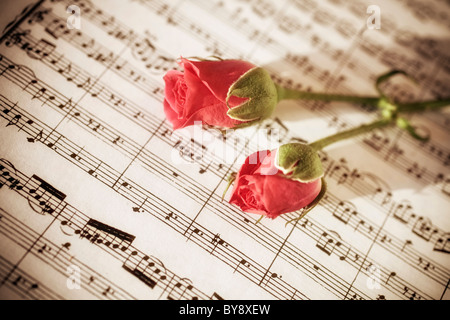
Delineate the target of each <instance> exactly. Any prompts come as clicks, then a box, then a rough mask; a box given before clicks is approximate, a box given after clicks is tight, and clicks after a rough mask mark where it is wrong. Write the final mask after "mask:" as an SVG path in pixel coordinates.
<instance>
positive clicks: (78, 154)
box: [73, 153, 92, 171]
mask: <svg viewBox="0 0 450 320" xmlns="http://www.w3.org/2000/svg"><path fill="white" fill-rule="evenodd" d="M73 154H74V155H75V153H73ZM77 154H78V156H77V157H78V158H80V155H79V153H77ZM91 170H92V169H91ZM91 170H90V171H91Z"/></svg>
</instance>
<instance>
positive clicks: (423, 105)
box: [397, 99, 450, 113]
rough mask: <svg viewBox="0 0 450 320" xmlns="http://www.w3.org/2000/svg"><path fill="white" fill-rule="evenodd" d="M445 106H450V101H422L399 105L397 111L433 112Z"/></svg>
mask: <svg viewBox="0 0 450 320" xmlns="http://www.w3.org/2000/svg"><path fill="white" fill-rule="evenodd" d="M445 106H450V99H446V100H432V101H421V102H413V103H398V104H397V111H398V112H399V113H402V112H420V111H431V110H436V109H440V108H442V107H445Z"/></svg>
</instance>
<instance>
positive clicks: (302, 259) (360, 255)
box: [16, 107, 362, 266]
mask: <svg viewBox="0 0 450 320" xmlns="http://www.w3.org/2000/svg"><path fill="white" fill-rule="evenodd" d="M16 108H17V107H16ZM22 130H23V129H22ZM59 149H61V148H59ZM66 158H67V159H69V157H66ZM322 231H323V230H322ZM296 250H297V249H295V250H294V252H295V251H296ZM359 255H360V256H361V255H362V254H359ZM302 260H303V259H300V261H302ZM315 265H316V264H314V266H315Z"/></svg>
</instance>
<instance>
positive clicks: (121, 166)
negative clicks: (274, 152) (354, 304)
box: [0, 0, 450, 300]
mask: <svg viewBox="0 0 450 320" xmlns="http://www.w3.org/2000/svg"><path fill="white" fill-rule="evenodd" d="M376 2H377V3H376V5H378V6H379V8H380V14H381V16H380V17H381V25H380V28H379V29H376V28H369V27H368V24H370V23H368V22H367V20H368V18H369V17H370V13H367V8H368V7H369V6H370V5H372V4H373V3H372V2H371V1H364V0H358V1H350V2H348V1H341V0H320V1H310V0H283V1H268V0H230V1H218V0H214V1H207V0H195V1H194V0H192V1H191V0H179V1H167V0H152V1H150V0H149V1H145V0H141V1H138V0H120V1H119V0H116V1H110V0H108V1H106V0H103V1H101V0H98V1H93V0H92V1H88V0H67V1H66V0H61V1H49V0H41V1H38V2H36V1H34V2H30V3H29V4H26V5H25V4H23V3H20V4H16V5H15V6H13V7H12V8H10V10H14V12H16V14H15V15H14V16H13V17H10V18H4V17H3V18H2V24H3V25H4V26H5V28H4V29H2V30H3V34H2V41H1V45H0V54H1V55H0V58H1V59H0V85H1V92H0V111H1V112H0V115H1V117H0V130H1V137H2V143H1V145H0V158H1V161H0V170H1V175H0V243H1V245H0V279H1V280H0V297H1V298H2V299H16V298H17V299H80V298H81V299H188V300H190V299H415V300H419V299H449V297H450V293H449V291H448V290H447V288H448V286H449V279H450V256H449V253H450V222H449V217H448V214H449V212H448V208H449V204H450V173H449V165H450V146H449V145H448V141H449V138H450V131H449V124H450V114H449V112H448V110H445V111H441V112H429V113H426V114H415V115H409V116H408V118H409V119H410V120H411V121H412V122H413V123H414V124H415V125H418V126H419V129H420V131H421V132H423V133H426V134H430V135H431V139H430V140H429V141H428V142H425V143H424V142H418V141H417V140H414V139H413V138H411V137H410V136H409V135H408V134H407V133H406V132H404V131H401V130H400V129H398V128H395V127H390V128H387V129H382V130H377V131H375V132H373V133H369V134H366V135H363V136H361V137H358V138H355V139H351V140H348V141H345V142H340V143H338V144H336V145H333V146H331V147H330V148H327V149H326V150H325V151H324V152H321V154H320V156H321V159H322V161H323V167H324V170H325V175H326V179H327V181H328V192H327V195H326V197H325V199H324V200H323V201H322V202H321V203H320V205H319V206H318V207H317V208H315V209H314V210H313V211H312V212H311V213H309V214H308V215H307V216H306V217H305V218H304V219H302V220H300V221H299V222H297V223H289V224H286V223H287V222H288V221H289V220H291V219H293V218H294V217H296V216H297V215H298V213H290V214H286V215H283V216H281V217H279V218H277V219H275V220H270V219H262V220H261V221H260V222H259V223H256V221H257V220H258V219H259V216H257V215H252V214H246V213H243V212H241V211H240V209H239V208H237V207H235V206H232V205H230V204H229V203H228V202H227V201H225V200H224V201H222V199H221V198H222V194H223V192H224V190H225V187H226V185H227V177H228V175H229V174H230V173H231V172H233V171H237V170H238V169H239V167H240V165H241V164H242V163H243V160H244V159H245V157H246V156H248V155H249V154H251V153H252V152H254V151H256V150H263V149H273V148H276V147H277V146H279V145H281V144H283V143H287V142H290V141H314V140H316V139H319V138H321V137H324V136H326V135H328V134H332V133H335V132H337V131H339V130H343V129H345V128H349V127H352V126H356V125H359V124H362V123H365V122H368V121H371V120H373V119H375V117H376V112H375V110H373V109H372V108H370V107H368V106H364V105H358V104H349V103H335V102H333V103H324V102H317V101H316V102H305V101H283V102H281V103H280V104H279V106H278V107H277V109H276V111H275V113H274V114H273V116H272V118H271V119H269V120H267V121H265V122H263V123H261V124H260V125H258V126H257V127H251V128H245V129H240V130H237V131H234V132H231V131H229V132H227V134H226V135H225V136H222V135H221V134H219V133H218V132H217V131H215V130H214V129H209V130H204V131H202V130H201V129H199V128H198V127H190V128H185V129H182V130H179V131H176V132H173V131H172V129H171V125H170V123H168V122H167V121H166V120H165V117H164V113H163V106H162V101H163V96H164V83H163V79H162V77H163V75H164V74H165V72H166V71H167V70H169V69H172V68H178V66H177V64H176V59H177V58H179V57H180V56H183V57H190V56H202V57H207V56H211V55H214V56H220V57H222V58H236V59H245V60H248V61H251V62H252V63H254V64H257V65H260V66H263V67H265V68H266V69H267V70H269V72H270V73H271V74H272V75H273V78H274V79H275V81H277V82H278V83H280V84H283V85H285V86H288V87H294V88H301V89H310V90H314V91H326V92H336V93H354V94H359V95H374V94H376V91H375V89H374V80H375V78H376V77H377V75H379V74H381V73H383V72H386V71H388V70H390V69H402V70H405V71H406V72H407V73H408V74H410V75H412V76H413V77H414V78H416V79H417V81H418V84H414V83H413V82H411V81H410V80H408V79H406V78H405V77H396V78H394V79H392V80H391V81H389V84H387V85H385V88H384V89H385V91H386V93H387V94H388V95H390V96H393V97H396V98H398V99H401V100H405V101H408V100H424V99H437V98H439V97H448V96H449V92H450V87H449V86H450V81H449V80H450V55H449V52H450V51H449V49H450V42H449V39H450V38H449V36H450V34H449V21H450V19H449V17H450V7H449V4H448V2H445V1H438V0H433V1H426V2H421V1H412V0H398V1H376ZM11 3H13V2H12V1H11V2H6V3H4V2H2V4H0V6H6V4H9V5H11ZM78 9H79V12H78V11H77V10H78ZM6 11H7V10H6V9H5V10H2V12H6ZM8 12H11V11H9V10H8ZM6 19H8V21H6ZM68 19H70V20H68ZM68 21H69V22H68ZM78 22H79V25H77V23H78ZM69 26H71V27H72V28H69ZM77 27H79V28H77ZM199 131H200V133H199ZM199 137H200V138H199ZM199 139H200V140H199ZM228 196H229V194H228Z"/></svg>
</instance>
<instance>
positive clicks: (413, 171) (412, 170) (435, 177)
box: [52, 60, 450, 194]
mask: <svg viewBox="0 0 450 320" xmlns="http://www.w3.org/2000/svg"><path fill="white" fill-rule="evenodd" d="M52 61H55V60H52ZM59 70H62V69H59ZM78 72H79V71H78ZM78 72H77V73H78ZM86 79H90V77H87V78H86ZM103 88H104V87H103V86H102V88H99V89H97V90H98V91H101V90H102V89H103ZM84 89H85V90H87V91H88V92H89V91H90V90H89V89H86V88H84ZM92 95H94V94H92ZM106 96H107V97H108V96H109V100H111V97H115V95H114V93H109V94H106ZM117 99H118V101H120V102H124V101H126V100H123V99H122V98H120V99H119V98H117ZM105 100H106V98H105V99H103V101H105ZM110 105H111V103H110ZM114 105H115V106H116V107H117V103H114ZM123 105H125V106H127V105H130V103H128V104H127V103H125V102H124V103H123ZM123 105H120V107H122V106H123ZM131 113H132V114H133V117H134V118H136V115H137V114H140V113H141V111H138V109H134V110H133V111H132V112H131ZM130 117H131V115H130V113H129V115H128V118H130ZM373 136H374V135H373ZM364 142H366V143H367V144H369V145H370V146H373V147H374V148H377V152H376V153H375V154H377V155H379V154H380V152H379V151H380V150H379V149H378V147H376V146H374V145H373V144H372V143H369V142H368V140H364ZM384 142H386V139H385V140H384ZM380 146H381V148H383V149H384V150H386V151H385V153H386V154H387V155H386V156H387V157H389V156H390V154H391V151H392V149H390V148H387V147H386V144H385V143H382V144H380ZM395 158H398V156H396V157H395ZM403 158H405V159H406V158H407V157H406V156H404V157H403ZM403 167H404V168H406V169H407V170H406V171H407V172H409V173H411V174H413V175H414V176H416V177H418V178H420V179H421V178H422V173H421V174H420V175H419V174H418V173H416V171H417V169H420V168H418V167H417V164H416V163H413V164H411V165H410V164H407V165H403ZM425 171H426V170H425ZM424 173H425V176H426V177H427V178H428V180H429V181H433V182H434V183H436V182H439V181H442V184H443V187H442V189H441V191H443V192H445V190H446V189H445V188H446V185H447V183H450V181H449V178H445V177H444V176H443V174H437V175H433V174H431V173H429V172H424ZM445 194H447V192H445Z"/></svg>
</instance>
